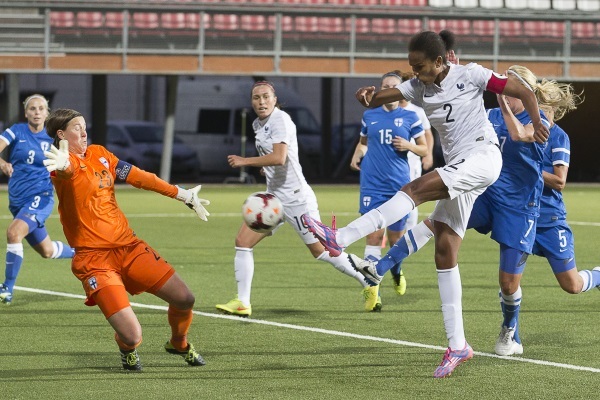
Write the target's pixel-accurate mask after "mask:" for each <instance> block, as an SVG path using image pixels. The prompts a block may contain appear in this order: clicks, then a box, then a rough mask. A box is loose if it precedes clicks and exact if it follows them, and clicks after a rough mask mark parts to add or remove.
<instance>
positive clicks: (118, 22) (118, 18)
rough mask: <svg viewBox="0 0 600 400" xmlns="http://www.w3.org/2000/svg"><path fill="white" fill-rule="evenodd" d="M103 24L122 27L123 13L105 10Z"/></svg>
mask: <svg viewBox="0 0 600 400" xmlns="http://www.w3.org/2000/svg"><path fill="white" fill-rule="evenodd" d="M104 24H105V25H106V27H108V28H119V29H121V28H123V13H120V12H107V13H106V14H105V15H104Z"/></svg>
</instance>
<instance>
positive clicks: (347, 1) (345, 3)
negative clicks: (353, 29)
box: [327, 0, 354, 6]
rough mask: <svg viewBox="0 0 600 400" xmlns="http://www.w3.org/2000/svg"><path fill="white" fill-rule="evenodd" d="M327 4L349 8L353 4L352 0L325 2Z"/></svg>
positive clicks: (330, 0) (328, 0) (329, 0)
mask: <svg viewBox="0 0 600 400" xmlns="http://www.w3.org/2000/svg"><path fill="white" fill-rule="evenodd" d="M327 3H329V4H332V5H334V6H349V5H352V4H354V1H353V0H327Z"/></svg>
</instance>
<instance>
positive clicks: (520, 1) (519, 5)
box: [504, 0, 527, 10]
mask: <svg viewBox="0 0 600 400" xmlns="http://www.w3.org/2000/svg"><path fill="white" fill-rule="evenodd" d="M504 1H505V3H504V4H505V6H506V8H511V9H515V10H522V9H524V8H527V1H524V0H504Z"/></svg>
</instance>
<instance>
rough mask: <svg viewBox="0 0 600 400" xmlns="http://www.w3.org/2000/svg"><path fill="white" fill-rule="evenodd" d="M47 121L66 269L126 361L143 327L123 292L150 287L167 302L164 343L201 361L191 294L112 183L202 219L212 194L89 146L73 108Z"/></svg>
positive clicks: (131, 362) (134, 359)
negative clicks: (202, 195)
mask: <svg viewBox="0 0 600 400" xmlns="http://www.w3.org/2000/svg"><path fill="white" fill-rule="evenodd" d="M46 126H47V128H46V129H47V132H48V135H49V136H50V137H51V138H52V139H54V144H55V145H58V148H56V147H55V146H54V145H53V146H52V147H51V151H47V152H45V153H44V155H45V156H46V160H44V165H45V166H46V168H47V169H48V171H50V176H51V178H52V182H53V183H54V186H55V188H56V193H57V196H58V202H59V203H58V211H59V214H60V222H61V224H62V226H63V231H64V233H65V237H66V238H67V241H68V242H69V245H71V246H72V247H74V248H75V256H74V258H73V262H72V266H71V270H72V271H73V274H74V275H75V276H76V277H77V278H78V279H79V280H80V281H81V283H82V284H83V288H84V290H85V293H86V295H87V299H86V302H85V304H86V305H88V306H93V305H98V307H99V308H100V310H101V311H102V313H103V314H104V316H105V317H106V319H107V320H108V323H109V324H110V325H111V326H112V327H113V329H114V330H115V340H116V342H117V344H118V346H119V350H120V353H121V361H122V364H123V368H125V369H126V370H133V371H139V370H141V369H142V366H141V363H140V358H139V355H138V352H137V347H138V346H139V344H140V343H141V342H142V328H141V326H140V323H139V321H138V319H137V317H136V315H135V313H134V312H133V310H132V308H131V305H130V303H129V299H128V296H127V292H129V293H130V294H132V295H135V294H139V293H142V292H148V293H152V294H153V295H155V296H157V297H159V298H161V299H163V300H165V301H166V302H167V303H169V309H168V321H169V325H170V326H171V338H170V340H168V341H167V343H166V344H165V350H166V351H167V352H168V353H171V354H178V355H180V356H182V357H183V358H184V359H185V361H186V362H187V363H188V364H189V365H192V366H200V365H204V364H205V362H204V360H203V358H202V356H201V355H200V354H198V352H197V351H196V350H195V349H194V346H193V345H192V344H191V343H189V342H188V341H187V334H188V330H189V328H190V325H191V323H192V307H193V306H194V301H195V298H194V295H193V294H192V292H191V291H190V290H189V288H188V287H187V285H186V284H185V283H184V282H183V280H182V279H181V278H180V277H179V276H178V275H177V274H176V273H175V270H174V269H173V268H172V267H171V265H169V264H168V263H167V262H166V261H165V260H164V259H163V258H162V257H161V256H160V255H159V254H158V253H157V252H156V251H155V250H154V249H152V247H150V245H148V244H147V243H146V242H144V241H143V240H141V239H139V238H138V237H137V236H136V235H135V233H134V232H133V230H132V229H131V228H130V227H129V223H128V221H127V218H126V217H125V215H124V214H123V212H122V211H121V209H120V208H119V206H118V204H117V201H116V199H115V185H114V184H115V182H119V181H120V182H127V183H128V184H130V185H132V186H135V187H136V188H141V189H145V190H151V191H154V192H157V193H160V194H162V195H164V196H168V197H172V198H176V199H177V200H180V201H182V202H184V203H185V204H186V205H187V206H188V207H190V208H192V209H193V210H194V211H195V212H196V214H197V215H198V217H200V219H202V220H204V221H206V220H207V216H208V215H209V213H208V212H207V211H206V209H205V208H204V205H207V204H209V202H208V200H204V199H199V198H198V191H199V190H200V186H197V187H195V188H193V189H190V190H186V189H182V188H180V187H177V186H174V185H171V184H169V183H167V182H165V181H163V180H162V179H160V178H158V177H157V176H156V175H154V174H151V173H149V172H146V171H143V170H141V169H139V168H137V167H135V166H133V165H131V164H129V163H127V162H124V161H122V160H119V159H118V158H117V157H115V155H114V154H112V153H111V152H109V151H108V150H107V149H106V148H104V147H103V146H99V145H90V146H89V147H88V145H87V140H88V136H87V132H86V125H85V120H84V118H83V116H82V115H81V113H79V112H77V111H75V110H70V109H58V110H55V111H53V112H52V113H51V114H50V116H49V117H48V120H47V122H46Z"/></svg>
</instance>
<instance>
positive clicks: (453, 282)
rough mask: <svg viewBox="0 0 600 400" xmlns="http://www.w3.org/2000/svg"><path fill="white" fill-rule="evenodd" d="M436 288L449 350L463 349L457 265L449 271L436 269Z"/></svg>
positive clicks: (460, 294) (460, 291)
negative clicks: (440, 303) (438, 290)
mask: <svg viewBox="0 0 600 400" xmlns="http://www.w3.org/2000/svg"><path fill="white" fill-rule="evenodd" d="M437 273H438V287H439V289H440V299H441V300H442V315H443V317H444V328H446V337H447V338H448V341H449V343H448V345H449V346H450V348H451V349H454V350H460V349H463V348H464V347H465V345H466V343H467V341H466V339H465V330H464V326H463V317H462V284H461V281H460V272H459V271H458V264H457V265H456V266H455V267H454V268H450V269H438V270H437Z"/></svg>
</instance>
